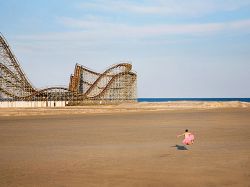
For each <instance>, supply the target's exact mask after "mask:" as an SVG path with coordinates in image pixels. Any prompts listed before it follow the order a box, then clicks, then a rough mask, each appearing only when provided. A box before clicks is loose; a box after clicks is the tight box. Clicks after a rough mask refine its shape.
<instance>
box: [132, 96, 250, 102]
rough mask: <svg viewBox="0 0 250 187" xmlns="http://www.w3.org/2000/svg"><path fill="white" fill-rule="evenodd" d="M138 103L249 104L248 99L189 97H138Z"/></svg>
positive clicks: (249, 100)
mask: <svg viewBox="0 0 250 187" xmlns="http://www.w3.org/2000/svg"><path fill="white" fill-rule="evenodd" d="M137 101H138V102H170V101H208V102H212V101H217V102H223V101H224V102H226V101H240V102H250V98H237V97H235V98H233V97H232V98H230V97H224V98H223V97H218V98H212V97H211V98H210V97H207V98H202V97H197V98H195V97H191V98H185V97H184V98H178V97H176V98H167V97H166V98H164V97H158V98H157V97H140V98H137Z"/></svg>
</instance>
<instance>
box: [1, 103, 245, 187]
mask: <svg viewBox="0 0 250 187" xmlns="http://www.w3.org/2000/svg"><path fill="white" fill-rule="evenodd" d="M186 128H188V129H190V131H192V132H193V133H194V134H195V136H196V140H195V144H194V145H192V146H187V149H188V150H185V148H184V147H183V146H182V144H181V142H182V138H179V139H177V138H176V135H177V134H180V133H182V132H183V131H184V130H185V129H186ZM249 145H250V109H249V108H220V109H210V110H193V109H188V110H187V109H186V110H181V109H179V110H160V111H137V112H124V111H123V112H116V113H99V114H98V113H93V114H78V115H70V114H64V115H36V116H27V115H26V116H1V117H0V186H88V187H89V186H129V187H130V186H136V187H144V186H156V187H158V186H159V187H162V186H171V187H175V186H178V187H179V186H184V185H186V183H187V184H188V186H197V187H200V186H220V187H221V186H249V185H250V182H249V181H250V172H249V171H250V162H249V161H250V160H249V157H250V148H249Z"/></svg>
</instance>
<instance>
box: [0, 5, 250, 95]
mask: <svg viewBox="0 0 250 187" xmlns="http://www.w3.org/2000/svg"><path fill="white" fill-rule="evenodd" d="M0 23H1V24H0V32H2V34H3V35H4V36H5V37H6V39H7V41H8V43H9V44H10V46H11V48H12V50H13V51H14V53H15V55H16V57H17V59H19V61H20V64H21V66H22V68H23V69H24V71H25V72H26V74H27V75H28V77H29V79H30V80H31V82H32V83H33V84H34V85H35V86H36V87H46V86H51V85H66V86H68V82H69V76H70V74H71V73H73V70H74V65H75V63H79V64H82V65H84V66H86V67H89V68H90V69H92V70H95V71H97V72H102V71H103V70H105V69H106V68H107V67H109V66H110V65H112V64H116V63H119V62H120V61H130V62H131V63H132V65H133V69H134V70H135V71H136V72H137V74H138V82H137V84H138V97H250V83H249V81H250V0H206V1H205V0H133V1H132V0H131V1H129V0H85V1H84V0H82V1H80V0H74V1H70V0H22V1H20V0H0Z"/></svg>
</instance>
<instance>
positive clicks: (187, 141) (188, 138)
mask: <svg viewBox="0 0 250 187" xmlns="http://www.w3.org/2000/svg"><path fill="white" fill-rule="evenodd" d="M180 136H184V140H183V141H182V143H183V144H184V145H191V144H193V143H194V135H193V134H192V133H190V132H188V129H186V130H185V132H184V133H183V134H180V135H177V138H179V137H180Z"/></svg>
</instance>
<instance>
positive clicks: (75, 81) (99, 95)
mask: <svg viewBox="0 0 250 187" xmlns="http://www.w3.org/2000/svg"><path fill="white" fill-rule="evenodd" d="M136 82H137V76H136V73H134V72H133V71H132V65H131V64H129V63H120V64H116V65H113V66H111V67H110V68H108V69H107V70H106V71H104V72H103V73H96V72H94V71H92V70H90V69H88V68H86V67H84V66H81V65H79V64H76V66H75V70H74V74H73V75H71V77H70V82H69V87H68V88H67V87H48V88H45V89H37V88H35V87H34V86H33V85H32V84H31V82H30V81H29V80H28V78H27V76H26V75H25V73H24V71H23V70H22V68H21V66H20V64H19V62H18V60H17V59H16V57H15V56H14V54H13V52H12V51H11V49H10V47H9V45H8V43H7V41H6V40H5V38H4V37H3V36H2V35H0V100H1V101H6V100H8V101H65V102H67V104H69V105H81V104H95V103H103V104H104V103H110V102H112V103H116V102H130V101H136V99H137V95H136V91H137V90H136Z"/></svg>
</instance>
